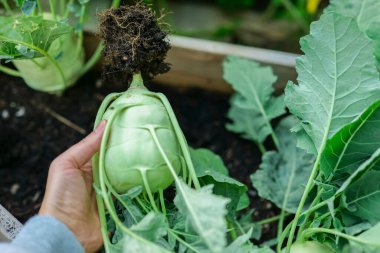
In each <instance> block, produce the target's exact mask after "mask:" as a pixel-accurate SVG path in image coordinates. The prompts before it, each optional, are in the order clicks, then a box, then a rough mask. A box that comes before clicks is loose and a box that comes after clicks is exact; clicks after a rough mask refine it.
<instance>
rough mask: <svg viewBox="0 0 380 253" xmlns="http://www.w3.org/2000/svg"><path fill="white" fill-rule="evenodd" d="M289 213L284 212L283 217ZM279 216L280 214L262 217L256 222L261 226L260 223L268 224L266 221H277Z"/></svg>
mask: <svg viewBox="0 0 380 253" xmlns="http://www.w3.org/2000/svg"><path fill="white" fill-rule="evenodd" d="M289 215H290V214H288V213H286V214H285V215H284V217H286V216H289ZM280 218H281V215H276V216H272V217H269V218H266V219H263V220H261V221H257V222H256V223H257V224H259V225H261V226H262V225H265V224H268V223H272V222H275V221H278V220H279V219H280Z"/></svg>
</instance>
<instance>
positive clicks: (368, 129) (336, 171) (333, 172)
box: [321, 101, 380, 186]
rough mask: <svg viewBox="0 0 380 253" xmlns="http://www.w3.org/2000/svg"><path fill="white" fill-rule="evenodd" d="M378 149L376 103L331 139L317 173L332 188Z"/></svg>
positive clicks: (379, 128) (378, 106)
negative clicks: (320, 174) (328, 182)
mask: <svg viewBox="0 0 380 253" xmlns="http://www.w3.org/2000/svg"><path fill="white" fill-rule="evenodd" d="M378 148H380V101H377V102H376V103H374V104H373V105H371V106H370V107H369V108H368V109H367V110H366V111H365V112H364V113H363V114H362V115H360V117H359V118H358V119H356V120H355V121H354V122H352V123H351V124H349V125H347V126H345V127H344V128H343V129H341V130H340V131H339V132H338V133H337V134H335V135H334V137H333V138H331V139H330V140H329V141H328V142H327V144H326V148H325V150H324V151H323V153H322V157H321V171H322V172H323V174H324V175H325V176H326V178H330V179H329V181H330V182H331V181H333V183H334V185H335V186H339V185H341V183H342V182H343V181H344V180H345V179H346V178H347V177H348V176H350V175H351V174H352V173H353V172H354V171H355V170H356V169H357V168H358V167H359V165H360V164H362V163H363V162H364V161H366V160H367V159H368V158H369V157H370V156H371V155H372V154H373V153H374V152H375V151H376V150H377V149H378Z"/></svg>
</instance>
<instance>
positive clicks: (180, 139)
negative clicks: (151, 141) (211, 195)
mask: <svg viewBox="0 0 380 253" xmlns="http://www.w3.org/2000/svg"><path fill="white" fill-rule="evenodd" d="M152 96H153V97H156V98H159V99H160V100H161V102H162V103H163V105H164V106H165V108H166V111H167V112H168V114H169V117H170V119H171V121H172V124H173V126H174V129H177V130H176V135H177V139H178V142H179V144H180V146H181V150H182V153H183V156H184V159H185V161H186V164H187V165H188V168H187V169H188V171H189V177H192V180H193V181H194V188H195V189H200V188H201V185H200V184H199V181H198V177H197V174H196V173H195V169H194V165H193V162H192V160H191V156H190V151H189V145H188V144H187V141H186V138H185V136H184V135H183V133H182V131H180V130H178V129H181V128H180V126H179V123H178V121H177V118H176V117H175V114H174V112H173V109H172V107H171V106H170V103H169V101H168V99H167V98H166V97H165V95H163V94H161V93H154V94H152Z"/></svg>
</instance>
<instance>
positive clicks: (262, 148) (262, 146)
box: [256, 141, 267, 155]
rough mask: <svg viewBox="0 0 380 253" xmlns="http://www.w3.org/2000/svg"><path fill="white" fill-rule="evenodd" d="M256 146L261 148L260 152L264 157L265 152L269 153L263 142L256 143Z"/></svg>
mask: <svg viewBox="0 0 380 253" xmlns="http://www.w3.org/2000/svg"><path fill="white" fill-rule="evenodd" d="M256 145H257V147H258V148H259V150H260V152H261V154H262V155H263V154H264V153H265V152H267V150H266V148H265V146H264V145H263V144H262V143H261V142H259V141H256Z"/></svg>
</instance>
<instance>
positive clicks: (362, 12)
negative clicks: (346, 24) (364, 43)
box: [327, 0, 380, 69]
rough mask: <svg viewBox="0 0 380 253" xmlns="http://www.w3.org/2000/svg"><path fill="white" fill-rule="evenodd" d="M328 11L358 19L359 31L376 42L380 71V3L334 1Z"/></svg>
mask: <svg viewBox="0 0 380 253" xmlns="http://www.w3.org/2000/svg"><path fill="white" fill-rule="evenodd" d="M327 11H332V12H337V13H340V14H342V15H344V16H349V17H353V18H355V19H356V21H357V23H358V26H359V29H360V30H362V31H363V32H365V33H366V34H367V36H368V37H369V38H371V39H372V41H373V42H374V46H375V49H376V50H375V56H376V59H377V64H378V68H379V69H380V32H379V29H380V1H378V0H333V1H332V2H331V4H330V6H329V7H328V8H327Z"/></svg>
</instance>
